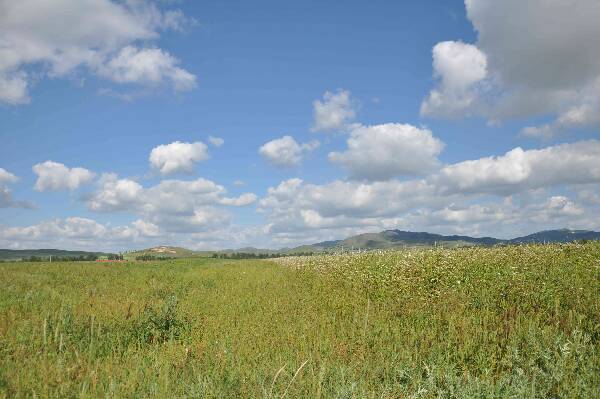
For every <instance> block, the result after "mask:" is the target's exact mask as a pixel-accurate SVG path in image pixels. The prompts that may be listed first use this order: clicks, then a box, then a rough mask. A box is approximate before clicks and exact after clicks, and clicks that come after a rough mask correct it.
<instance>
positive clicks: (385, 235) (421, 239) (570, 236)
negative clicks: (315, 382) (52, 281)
mask: <svg viewBox="0 0 600 399" xmlns="http://www.w3.org/2000/svg"><path fill="white" fill-rule="evenodd" d="M576 240H600V232H596V231H588V230H570V229H560V230H546V231H540V232H537V233H533V234H530V235H527V236H524V237H517V238H513V239H510V240H501V239H498V238H493V237H470V236H459V235H448V236H447V235H442V234H433V233H427V232H412V231H402V230H385V231H382V232H379V233H365V234H358V235H355V236H352V237H348V238H346V239H343V240H333V241H323V242H319V243H316V244H310V245H301V246H299V247H295V248H282V249H279V250H273V249H261V248H252V247H246V248H239V249H226V250H220V251H192V250H190V249H186V248H181V247H171V246H159V247H153V248H147V249H142V250H138V251H132V252H128V253H126V254H125V257H126V258H129V259H135V257H136V256H140V255H153V256H156V257H169V258H193V257H208V256H212V254H214V253H220V254H233V253H238V254H239V253H246V254H278V253H279V254H299V253H311V252H334V251H338V250H342V249H344V250H351V249H393V248H406V247H431V246H442V247H464V246H474V245H477V246H490V245H495V244H532V243H554V242H571V241H576ZM51 255H52V256H57V257H58V256H60V257H65V256H72V257H75V256H82V255H83V256H87V255H95V256H98V257H102V256H107V255H109V254H108V253H104V252H86V251H63V250H60V249H26V250H15V249H0V259H23V258H29V257H31V256H38V257H42V258H48V257H50V256H51Z"/></svg>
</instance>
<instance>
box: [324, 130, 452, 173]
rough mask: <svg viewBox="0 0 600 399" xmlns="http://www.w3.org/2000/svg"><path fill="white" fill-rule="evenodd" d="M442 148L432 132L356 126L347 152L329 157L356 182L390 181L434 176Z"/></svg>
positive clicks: (334, 153) (330, 154) (441, 144)
mask: <svg viewBox="0 0 600 399" xmlns="http://www.w3.org/2000/svg"><path fill="white" fill-rule="evenodd" d="M443 148H444V144H443V143H442V142H441V141H440V140H439V139H437V138H435V137H434V136H433V134H432V133H431V131H430V130H428V129H419V128H417V127H414V126H412V125H407V124H399V123H387V124H383V125H374V126H355V127H354V128H353V129H352V131H351V133H350V138H349V139H348V149H347V150H346V151H344V152H331V153H329V160H330V161H331V162H333V163H335V164H338V165H340V166H342V167H343V168H345V169H347V170H348V171H349V172H350V176H351V177H352V178H353V179H364V180H387V179H390V178H393V177H399V176H404V175H424V174H426V173H428V172H431V171H432V170H434V169H435V168H436V167H437V166H438V159H437V156H438V155H439V153H440V152H441V151H442V149H443Z"/></svg>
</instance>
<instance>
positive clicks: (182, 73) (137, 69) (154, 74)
mask: <svg viewBox="0 0 600 399" xmlns="http://www.w3.org/2000/svg"><path fill="white" fill-rule="evenodd" d="M178 64H179V60H178V59H177V58H175V57H173V56H172V55H170V54H169V53H167V52H165V51H163V50H161V49H158V48H146V49H139V48H136V47H133V46H127V47H124V48H123V49H121V51H119V53H118V54H116V55H115V56H114V57H113V58H111V59H110V60H109V61H107V62H106V63H105V64H103V65H102V66H100V67H99V69H98V73H99V74H100V75H101V76H103V77H105V78H108V79H111V80H113V81H115V82H117V83H137V84H143V85H146V86H155V87H156V86H160V85H163V84H165V83H167V82H170V83H171V84H172V86H173V88H174V89H175V90H177V91H187V90H191V89H193V88H194V87H196V76H194V75H192V74H191V73H189V72H187V71H186V70H184V69H181V68H180V67H179V66H178Z"/></svg>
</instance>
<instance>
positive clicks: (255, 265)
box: [0, 243, 600, 398]
mask: <svg viewBox="0 0 600 399" xmlns="http://www.w3.org/2000/svg"><path fill="white" fill-rule="evenodd" d="M0 282H1V284H2V289H1V290H0V397H10V398H12V397H168V398H172V397H208V398H238V397H258V398H269V397H277V398H280V397H289V398H295V397H311V398H313V397H323V398H330V397H336V398H337V397H340V398H351V397H356V398H363V397H373V398H382V397H383V398H396V397H539V398H547V397H586V398H587V397H600V393H599V392H600V354H599V350H600V301H599V299H598V298H599V295H600V244H599V243H588V244H585V245H579V244H568V245H548V246H522V247H506V248H488V249H484V248H465V249H456V250H450V249H426V250H425V249H421V250H407V251H403V252H381V253H366V254H355V255H337V256H334V255H327V256H317V257H302V258H285V259H281V260H279V261H277V262H268V261H231V260H229V261H225V260H217V259H203V258H195V259H178V260H172V261H162V262H156V263H150V262H144V263H134V262H131V263H114V264H97V263H85V262H82V263H64V264H56V263H52V264H49V263H45V264H44V263H42V264H39V263H37V264H33V263H31V264H28V263H3V264H0Z"/></svg>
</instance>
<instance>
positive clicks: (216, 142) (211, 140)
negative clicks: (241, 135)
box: [208, 136, 225, 147]
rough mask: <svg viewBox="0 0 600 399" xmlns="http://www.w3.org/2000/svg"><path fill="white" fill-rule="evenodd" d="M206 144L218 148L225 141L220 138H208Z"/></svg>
mask: <svg viewBox="0 0 600 399" xmlns="http://www.w3.org/2000/svg"><path fill="white" fill-rule="evenodd" d="M208 142H209V143H211V144H212V145H214V146H215V147H220V146H222V145H223V144H225V140H223V139H222V138H220V137H213V136H208Z"/></svg>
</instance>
